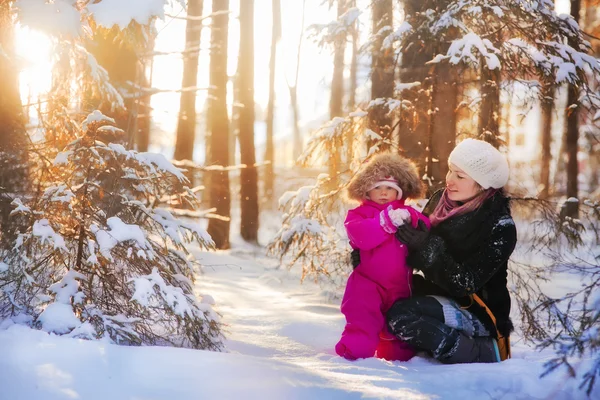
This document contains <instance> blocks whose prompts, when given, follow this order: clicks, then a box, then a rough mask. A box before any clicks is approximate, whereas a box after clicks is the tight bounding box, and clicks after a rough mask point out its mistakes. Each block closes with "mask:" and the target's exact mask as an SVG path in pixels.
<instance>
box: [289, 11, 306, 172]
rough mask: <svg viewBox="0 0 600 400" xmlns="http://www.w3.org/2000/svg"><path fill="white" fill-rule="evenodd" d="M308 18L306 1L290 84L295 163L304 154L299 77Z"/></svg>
mask: <svg viewBox="0 0 600 400" xmlns="http://www.w3.org/2000/svg"><path fill="white" fill-rule="evenodd" d="M305 16H306V0H303V1H302V22H301V23H300V39H299V40H298V49H297V51H296V72H295V75H294V83H293V84H291V85H290V84H289V83H288V89H289V91H290V104H291V106H292V115H293V122H294V139H293V140H294V149H293V157H294V161H296V160H297V159H298V157H300V155H301V154H302V148H303V147H304V145H303V143H302V134H301V133H300V110H299V108H298V75H299V72H300V56H301V54H302V52H301V50H302V40H303V38H304V18H305Z"/></svg>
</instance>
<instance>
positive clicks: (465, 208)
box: [429, 188, 502, 226]
mask: <svg viewBox="0 0 600 400" xmlns="http://www.w3.org/2000/svg"><path fill="white" fill-rule="evenodd" d="M498 192H502V189H493V188H489V189H484V190H482V191H481V193H479V194H477V196H475V197H473V198H472V199H471V200H469V201H467V202H465V203H462V204H461V203H459V202H457V201H453V200H450V198H449V197H448V190H447V189H444V192H443V193H442V197H441V198H440V201H439V202H438V203H437V206H435V209H434V210H433V212H432V213H431V215H429V220H430V221H431V225H432V226H436V225H438V224H439V223H441V222H443V221H445V220H447V219H448V218H452V217H454V216H457V215H463V214H467V213H470V212H472V211H475V210H477V209H478V208H479V207H481V205H482V204H483V203H485V201H486V200H487V199H489V198H491V197H492V196H494V195H495V194H496V193H498Z"/></svg>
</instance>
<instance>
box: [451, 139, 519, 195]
mask: <svg viewBox="0 0 600 400" xmlns="http://www.w3.org/2000/svg"><path fill="white" fill-rule="evenodd" d="M448 163H450V164H454V165H456V166H457V167H458V168H460V169H462V170H463V171H464V172H465V173H466V174H467V175H469V176H470V177H471V178H472V179H473V180H474V181H475V182H477V183H478V184H480V185H481V187H483V188H484V189H489V188H494V189H500V188H501V187H503V186H504V185H506V182H508V174H509V170H508V161H506V157H504V155H503V154H502V153H500V151H498V149H496V148H495V147H494V146H492V145H491V144H489V143H488V142H484V141H483V140H477V139H465V140H463V141H462V142H460V143H459V144H457V145H456V147H455V148H454V150H452V152H451V153H450V156H449V157H448Z"/></svg>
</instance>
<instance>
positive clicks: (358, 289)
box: [335, 273, 385, 360]
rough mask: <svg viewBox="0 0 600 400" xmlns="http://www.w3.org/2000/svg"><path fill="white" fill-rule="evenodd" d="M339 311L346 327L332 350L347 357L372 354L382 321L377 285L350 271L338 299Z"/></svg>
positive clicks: (362, 356) (373, 353) (351, 358)
mask: <svg viewBox="0 0 600 400" xmlns="http://www.w3.org/2000/svg"><path fill="white" fill-rule="evenodd" d="M342 313H343V314H344V315H345V316H346V327H345V328H344V332H343V333H342V338H341V339H340V341H339V342H338V343H337V345H336V346H335V351H336V353H337V354H338V355H340V356H341V357H344V358H347V359H350V360H355V359H357V358H368V357H373V356H374V355H375V350H376V349H377V345H378V344H379V332H380V331H381V329H382V328H383V326H384V323H385V318H384V316H383V314H382V312H381V297H380V295H379V292H378V291H377V285H376V284H375V283H373V282H372V281H370V280H368V279H366V278H364V277H363V276H361V275H359V274H355V273H352V274H351V275H350V278H349V279H348V283H347V285H346V291H345V293H344V298H343V300H342Z"/></svg>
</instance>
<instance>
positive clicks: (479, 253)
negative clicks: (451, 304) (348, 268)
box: [407, 190, 517, 336]
mask: <svg viewBox="0 0 600 400" xmlns="http://www.w3.org/2000/svg"><path fill="white" fill-rule="evenodd" d="M442 193H443V190H440V191H438V192H436V193H435V194H434V195H433V196H432V197H431V199H430V200H429V202H428V203H427V205H426V206H425V209H424V210H423V213H424V214H425V215H429V214H431V213H432V212H433V210H434V209H435V206H436V205H437V203H438V202H439V201H440V198H441V196H442ZM516 243H517V230H516V227H515V223H514V221H513V219H512V216H511V214H510V208H509V199H507V198H506V197H505V196H504V195H503V194H502V193H501V192H498V193H496V194H495V195H494V196H493V197H491V198H490V199H488V200H486V201H485V202H484V203H483V204H482V205H481V207H480V208H479V209H477V210H475V211H472V212H470V213H467V214H464V215H459V216H455V217H452V218H449V219H447V220H444V221H443V222H441V223H439V224H438V225H437V226H434V227H432V228H431V234H430V235H429V237H428V238H427V240H426V241H425V243H424V244H423V245H422V246H421V247H420V249H419V250H416V251H412V252H411V253H410V254H409V256H408V260H407V262H408V265H409V266H411V267H412V268H414V269H417V270H420V271H422V272H423V274H424V276H425V279H423V277H421V276H419V275H416V274H415V275H414V276H413V296H424V295H440V296H446V297H451V298H453V299H455V300H457V301H458V303H459V304H461V306H469V305H470V306H469V307H468V310H469V311H470V312H472V313H473V314H474V315H475V316H477V317H478V318H479V319H480V320H481V322H482V323H483V324H484V325H485V326H486V328H487V329H488V331H490V332H491V333H492V334H493V335H494V336H495V332H496V330H495V329H494V327H493V323H492V321H491V319H490V317H489V316H488V314H487V313H486V312H485V310H483V309H482V307H480V306H479V305H478V304H477V303H473V302H472V301H471V299H470V297H469V295H470V294H473V293H476V294H477V295H478V296H479V297H480V298H481V299H482V300H483V301H484V302H485V304H486V305H487V306H488V307H489V309H490V310H491V311H492V313H493V314H494V316H495V318H496V324H497V327H498V331H499V332H500V334H502V335H505V336H507V335H508V334H509V333H510V332H511V331H512V330H513V325H512V322H511V320H510V318H509V314H510V296H509V294H508V289H507V287H506V286H507V281H506V276H507V269H508V258H509V257H510V255H511V254H512V252H513V250H514V249H515V245H516Z"/></svg>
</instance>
